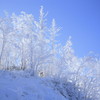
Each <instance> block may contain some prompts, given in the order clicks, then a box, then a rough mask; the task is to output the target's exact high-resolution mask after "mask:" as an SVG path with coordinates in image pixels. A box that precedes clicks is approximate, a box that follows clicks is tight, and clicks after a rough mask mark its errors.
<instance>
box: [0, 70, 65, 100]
mask: <svg viewBox="0 0 100 100" xmlns="http://www.w3.org/2000/svg"><path fill="white" fill-rule="evenodd" d="M0 100H66V99H65V98H64V97H63V96H62V95H61V94H60V93H59V92H57V91H54V90H53V89H52V88H50V87H48V86H46V85H45V84H44V83H43V81H42V80H41V78H36V77H32V76H30V77H25V76H21V75H16V74H12V73H9V72H2V71H0Z"/></svg>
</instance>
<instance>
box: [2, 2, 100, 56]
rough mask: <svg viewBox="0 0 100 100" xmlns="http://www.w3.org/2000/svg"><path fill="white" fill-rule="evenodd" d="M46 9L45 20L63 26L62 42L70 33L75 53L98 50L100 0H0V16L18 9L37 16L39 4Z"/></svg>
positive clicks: (99, 51) (99, 42) (99, 50)
mask: <svg viewBox="0 0 100 100" xmlns="http://www.w3.org/2000/svg"><path fill="white" fill-rule="evenodd" d="M41 5H43V6H44V9H45V12H46V11H48V16H47V19H48V22H49V24H50V22H51V20H52V18H55V19H56V22H57V25H58V26H61V27H62V30H61V31H60V36H59V37H58V39H59V41H60V42H61V43H62V44H63V45H64V44H65V42H66V40H67V39H68V36H72V42H73V48H74V50H75V54H76V55H77V56H79V57H82V56H85V55H87V54H88V52H89V51H94V52H95V53H97V54H100V0H0V16H2V15H3V11H4V10H5V11H7V12H9V13H10V14H11V13H13V12H15V13H17V14H19V13H20V12H21V11H25V12H26V13H32V14H33V15H35V17H36V18H37V17H38V15H39V9H40V6H41Z"/></svg>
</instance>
